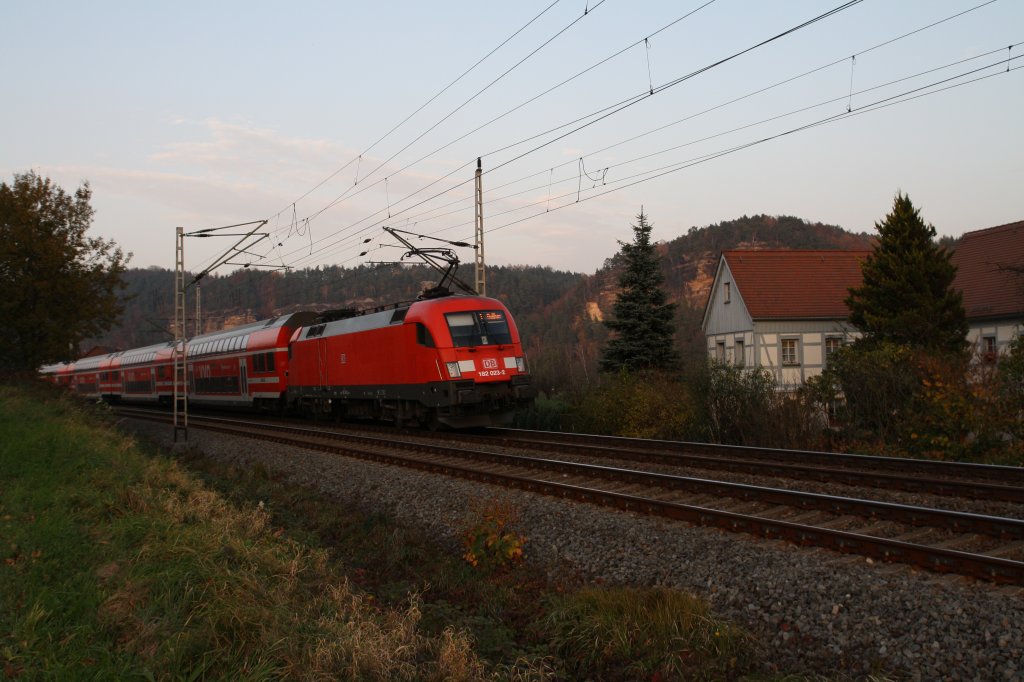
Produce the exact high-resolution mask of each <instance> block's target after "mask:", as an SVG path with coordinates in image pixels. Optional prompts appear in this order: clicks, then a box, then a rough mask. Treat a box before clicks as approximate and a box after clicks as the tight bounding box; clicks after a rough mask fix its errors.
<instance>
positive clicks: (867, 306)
mask: <svg viewBox="0 0 1024 682" xmlns="http://www.w3.org/2000/svg"><path fill="white" fill-rule="evenodd" d="M875 228H876V229H877V230H878V245H877V246H876V247H875V250H874V252H873V253H872V254H871V255H870V256H868V258H867V259H865V261H864V263H863V264H862V266H861V273H862V274H863V278H864V279H863V285H862V286H860V287H857V288H853V289H850V296H849V298H847V299H846V305H847V307H849V309H850V322H852V323H853V324H854V326H856V327H857V328H858V329H859V330H860V331H861V332H863V334H864V336H865V343H867V344H869V345H870V344H873V343H877V342H890V343H895V344H898V345H906V346H913V347H917V348H925V349H930V350H942V351H951V352H957V353H959V352H962V351H963V350H964V349H965V348H966V335H967V316H966V313H965V312H964V306H963V295H962V294H961V293H960V292H959V291H956V290H954V289H953V279H954V277H956V266H955V265H953V264H952V263H951V262H950V256H951V254H950V253H949V252H948V251H946V249H945V248H943V247H940V246H939V245H938V244H937V243H936V242H935V228H934V227H933V226H931V225H926V224H925V223H924V221H923V220H922V219H921V216H920V213H919V211H918V210H917V209H916V208H914V205H913V204H912V203H911V202H910V197H908V196H907V195H905V194H902V193H897V194H896V198H895V200H894V202H893V207H892V212H891V213H890V214H889V215H887V216H886V217H885V221H884V222H881V223H876V224H875Z"/></svg>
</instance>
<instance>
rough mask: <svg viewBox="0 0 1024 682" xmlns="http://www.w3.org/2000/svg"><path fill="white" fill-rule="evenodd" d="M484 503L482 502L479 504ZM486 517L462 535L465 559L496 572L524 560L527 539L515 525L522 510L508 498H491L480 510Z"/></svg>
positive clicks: (474, 564) (477, 566)
mask: <svg viewBox="0 0 1024 682" xmlns="http://www.w3.org/2000/svg"><path fill="white" fill-rule="evenodd" d="M478 506H480V505H478ZM479 514H480V516H482V518H479V516H478V519H479V520H477V521H474V522H472V524H471V525H470V526H469V527H468V528H467V529H466V530H465V531H464V532H463V534H462V544H463V548H464V549H465V553H464V554H463V555H462V558H463V559H465V560H466V561H467V562H468V563H469V564H470V565H472V566H473V567H474V568H479V569H481V570H484V571H495V570H499V569H503V568H507V567H509V566H513V565H515V564H518V563H520V562H521V561H522V560H523V546H524V545H525V544H526V538H525V537H524V536H523V535H520V534H519V533H517V532H516V531H514V530H512V528H511V526H512V525H514V524H515V523H516V521H518V520H519V512H518V511H517V510H516V508H515V507H514V506H513V505H512V503H511V502H509V501H507V500H500V499H499V500H491V501H490V502H488V503H486V504H485V505H483V508H482V511H481V512H479Z"/></svg>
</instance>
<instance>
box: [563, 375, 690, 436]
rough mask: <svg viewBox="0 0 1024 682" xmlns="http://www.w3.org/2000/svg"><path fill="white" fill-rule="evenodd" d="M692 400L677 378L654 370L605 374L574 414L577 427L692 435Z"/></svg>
mask: <svg viewBox="0 0 1024 682" xmlns="http://www.w3.org/2000/svg"><path fill="white" fill-rule="evenodd" d="M696 419H697V409H696V401H695V400H694V398H693V394H692V392H691V390H690V388H689V386H688V385H687V384H685V383H683V382H682V381H681V380H679V379H677V378H675V377H670V376H666V375H660V374H656V373H649V372H643V373H629V372H625V371H623V372H620V373H619V374H616V375H612V376H607V377H605V378H604V380H603V381H602V383H601V385H600V386H598V387H596V388H595V389H594V390H592V391H591V392H590V393H588V394H587V395H586V396H585V397H584V399H583V402H582V403H581V405H580V407H579V411H578V412H577V415H576V423H575V427H576V429H577V430H580V431H586V432H588V433H600V434H607V435H612V436H623V437H628V438H659V439H664V440H685V439H690V438H693V436H694V435H695V434H696V433H697V431H698V429H697V426H696Z"/></svg>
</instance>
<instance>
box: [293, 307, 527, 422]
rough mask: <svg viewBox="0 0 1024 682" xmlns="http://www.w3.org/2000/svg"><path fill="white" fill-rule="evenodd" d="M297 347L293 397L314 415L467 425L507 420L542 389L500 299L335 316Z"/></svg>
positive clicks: (299, 338) (310, 330) (299, 336)
mask: <svg viewBox="0 0 1024 682" xmlns="http://www.w3.org/2000/svg"><path fill="white" fill-rule="evenodd" d="M289 348H290V352H291V359H290V361H289V370H290V372H291V376H289V379H288V400H289V402H290V403H291V404H293V405H296V406H298V407H300V408H302V409H304V410H306V411H311V412H316V413H330V414H334V415H336V416H339V417H341V416H354V417H363V418H376V419H385V420H388V421H394V422H395V423H397V424H421V425H428V426H432V425H435V424H445V425H448V426H451V427H456V428H460V427H469V426H484V425H489V424H508V423H510V422H511V421H512V416H513V415H514V413H515V410H516V408H517V407H519V406H522V405H524V404H528V403H529V402H530V401H531V400H532V399H533V395H534V389H533V387H532V386H531V383H530V376H529V374H527V372H526V358H525V357H524V356H523V350H522V345H521V344H520V341H519V331H518V330H517V329H516V326H515V323H514V322H513V320H512V316H511V315H510V314H509V312H508V310H507V309H506V308H505V306H504V305H502V303H501V302H500V301H497V300H495V299H492V298H483V297H480V296H446V297H443V298H433V299H427V300H421V301H416V302H415V303H412V304H407V305H398V306H394V307H389V308H388V309H384V310H378V311H374V312H371V313H368V314H359V315H346V314H344V313H341V314H338V315H328V316H326V317H324V318H322V320H321V321H320V323H319V324H315V325H312V326H309V327H304V328H302V329H299V330H298V331H296V332H295V334H294V335H293V337H292V342H291V344H290V346H289Z"/></svg>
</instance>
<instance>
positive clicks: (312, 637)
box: [0, 385, 755, 680]
mask: <svg viewBox="0 0 1024 682" xmlns="http://www.w3.org/2000/svg"><path fill="white" fill-rule="evenodd" d="M107 414H109V412H108V411H107V410H105V409H103V408H102V407H96V406H89V405H82V404H80V403H78V402H77V401H75V400H74V399H72V398H71V397H69V396H64V395H57V394H53V393H51V392H47V391H40V389H38V388H35V389H27V388H25V387H24V386H19V387H12V386H4V385H0V555H2V557H3V559H4V561H3V564H2V565H0V665H2V666H3V670H4V674H5V676H8V677H16V678H18V679H81V678H96V679H132V678H142V679H278V678H299V679H337V678H341V679H356V680H393V679H394V680H401V679H406V680H433V679H438V680H440V679H446V680H483V679H510V680H565V679H578V678H588V677H589V678H590V679H595V680H631V679H638V678H639V679H661V680H671V679H720V678H723V677H724V678H739V677H742V675H743V673H744V671H749V670H750V669H751V668H752V667H753V666H754V665H755V655H754V653H753V651H754V647H753V646H752V644H751V642H750V640H749V639H748V638H746V637H745V636H744V635H743V634H742V633H740V632H739V631H738V630H736V629H735V628H733V627H731V626H729V625H728V624H726V623H724V622H722V621H720V620H719V619H716V618H715V617H713V616H712V615H711V614H710V613H709V612H708V610H707V607H706V605H704V604H703V603H702V602H700V601H699V600H696V599H694V598H692V597H689V596H687V595H685V594H682V593H679V592H674V591H670V590H661V589H656V590H628V589H623V588H607V589H601V590H594V589H584V590H580V589H578V586H576V585H571V584H562V585H554V584H551V583H550V582H548V581H547V580H546V579H545V578H544V577H542V576H540V575H538V574H535V573H532V572H531V571H530V570H529V569H528V568H526V567H516V568H510V569H507V570H499V571H497V572H481V571H479V570H475V569H473V568H472V567H470V566H469V565H468V564H467V563H466V562H465V561H463V560H462V559H461V552H460V551H457V550H453V551H445V550H444V549H442V548H441V545H440V544H439V543H437V542H436V539H435V538H430V537H423V536H422V535H421V534H418V533H417V532H416V531H414V530H412V529H409V528H406V527H403V526H402V525H400V524H397V523H394V522H393V521H391V520H390V519H389V518H387V517H386V516H382V515H375V516H366V515H365V514H363V513H361V512H359V511H358V510H356V509H355V508H350V507H348V506H346V505H345V504H344V503H343V502H340V501H338V500H336V499H328V498H323V497H320V496H318V495H317V494H316V493H314V492H312V491H310V490H308V489H304V488H299V487H295V486H289V485H287V484H285V483H284V482H282V481H280V480H277V479H278V476H277V475H276V474H275V473H274V472H273V471H268V470H267V469H265V468H263V467H260V466H257V467H255V468H253V469H247V470H241V469H234V468H230V467H224V466H222V465H219V464H217V463H216V462H214V461H212V460H210V459H208V458H206V457H205V456H203V455H202V453H197V452H193V453H190V454H189V455H188V456H186V457H184V458H183V459H181V460H173V459H171V458H169V457H166V456H163V455H160V454H159V453H156V452H154V451H152V450H151V449H149V448H148V446H145V444H139V443H136V442H135V441H134V440H133V439H132V438H131V437H129V436H126V435H124V434H121V433H119V432H117V431H116V430H114V429H113V428H111V427H110V426H105V425H103V424H102V422H103V421H105V420H106V417H105V415H107ZM482 506H484V505H480V504H474V501H472V500H467V505H466V508H467V509H479V508H481V507H482ZM478 520H479V519H476V521H478ZM466 521H467V527H469V525H471V524H472V523H473V522H474V519H472V518H467V520H466ZM526 551H527V553H528V552H529V545H528V543H527V546H526Z"/></svg>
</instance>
